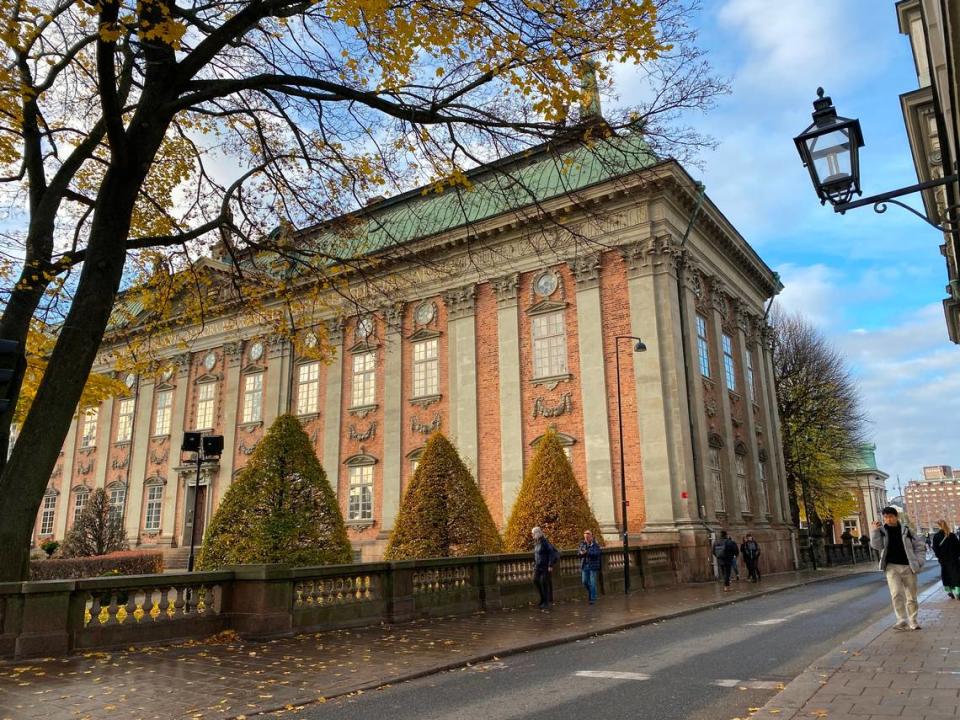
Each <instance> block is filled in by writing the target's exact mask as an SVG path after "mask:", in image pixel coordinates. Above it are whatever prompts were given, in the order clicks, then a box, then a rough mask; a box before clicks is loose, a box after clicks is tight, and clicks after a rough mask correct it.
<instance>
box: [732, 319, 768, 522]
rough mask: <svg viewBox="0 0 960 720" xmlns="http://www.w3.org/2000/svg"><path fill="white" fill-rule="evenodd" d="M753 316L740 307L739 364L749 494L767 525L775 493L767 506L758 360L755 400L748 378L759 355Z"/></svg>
mask: <svg viewBox="0 0 960 720" xmlns="http://www.w3.org/2000/svg"><path fill="white" fill-rule="evenodd" d="M750 322H751V319H750V313H749V311H748V310H747V308H745V307H744V306H743V305H742V304H740V305H738V307H737V308H736V323H737V347H738V348H739V352H738V353H737V363H738V364H739V365H740V367H741V368H743V377H744V383H745V385H744V388H743V393H742V395H743V400H742V402H743V419H744V427H745V428H746V446H747V460H748V462H749V463H750V475H749V477H750V478H751V479H752V481H751V482H750V487H749V488H748V492H751V494H752V495H753V506H752V507H753V516H754V518H755V519H756V520H757V522H758V524H761V525H762V524H766V522H767V516H766V514H765V511H766V513H770V514H772V513H773V508H772V505H773V500H774V498H773V493H772V492H768V495H767V497H768V499H769V505H768V507H767V508H764V507H763V488H762V487H761V485H760V446H759V444H758V443H757V418H756V416H755V414H754V410H753V406H754V403H756V404H757V405H759V404H760V400H761V398H760V387H759V386H758V384H757V375H759V374H760V373H758V372H757V361H756V360H754V362H753V364H752V367H753V398H751V397H750V386H749V380H748V379H747V378H748V375H747V358H748V357H752V358H756V353H753V355H751V352H753V348H752V347H750V333H749V329H750ZM767 489H768V490H769V489H770V484H769V482H768V484H767Z"/></svg>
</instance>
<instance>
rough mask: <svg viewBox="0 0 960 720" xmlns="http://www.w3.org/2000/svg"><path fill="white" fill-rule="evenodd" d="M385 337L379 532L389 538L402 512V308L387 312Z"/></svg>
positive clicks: (385, 312)
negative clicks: (381, 490)
mask: <svg viewBox="0 0 960 720" xmlns="http://www.w3.org/2000/svg"><path fill="white" fill-rule="evenodd" d="M383 314H384V319H385V320H386V334H385V337H384V343H383V353H384V380H383V492H382V496H381V497H382V500H381V502H382V503H383V507H382V508H381V511H380V532H381V534H383V535H388V534H389V533H390V531H391V530H392V529H393V523H394V520H396V517H397V511H398V510H399V508H400V485H401V480H402V478H403V467H402V460H403V459H402V458H401V454H402V450H401V445H400V441H401V437H402V435H403V431H402V428H401V422H402V417H403V413H402V406H401V401H402V390H403V352H402V350H403V334H402V330H403V304H402V303H398V304H396V305H392V306H391V307H389V308H387V309H386V310H385V311H384V313H383Z"/></svg>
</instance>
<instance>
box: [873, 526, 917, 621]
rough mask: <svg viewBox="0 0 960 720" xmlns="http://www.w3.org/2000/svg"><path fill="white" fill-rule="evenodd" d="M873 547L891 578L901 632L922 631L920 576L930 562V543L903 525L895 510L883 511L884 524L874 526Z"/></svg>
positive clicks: (889, 579) (890, 584) (889, 584)
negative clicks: (908, 630) (918, 619)
mask: <svg viewBox="0 0 960 720" xmlns="http://www.w3.org/2000/svg"><path fill="white" fill-rule="evenodd" d="M870 546H871V547H872V548H873V549H874V550H876V551H877V552H878V553H880V569H881V570H882V571H884V572H885V573H886V575H887V586H888V587H889V588H890V599H891V600H892V601H893V611H894V612H895V613H896V615H897V622H896V624H895V625H894V626H893V627H894V628H895V629H897V630H906V629H907V628H909V629H910V630H919V629H920V624H919V623H918V622H917V612H918V610H919V607H918V605H917V573H919V572H920V568H922V567H923V563H924V561H925V560H926V557H927V555H926V550H927V548H926V543H924V541H923V538H920V537H917V536H916V534H915V533H914V532H913V531H912V530H910V528H908V527H907V526H906V525H901V524H900V517H899V513H898V512H897V509H896V508H895V507H885V508H884V509H883V524H882V525H881V524H880V521H879V520H878V521H876V522H874V523H873V532H871V533H870Z"/></svg>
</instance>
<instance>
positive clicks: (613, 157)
mask: <svg viewBox="0 0 960 720" xmlns="http://www.w3.org/2000/svg"><path fill="white" fill-rule="evenodd" d="M656 162H657V159H656V158H655V157H654V156H653V154H652V153H651V152H650V151H649V149H648V148H647V145H646V142H645V141H644V140H643V136H642V135H641V134H639V133H629V134H627V135H623V136H620V137H612V138H609V139H602V140H597V141H595V142H594V143H593V144H592V145H584V144H582V143H577V144H574V145H570V144H568V145H566V147H563V148H560V149H557V148H551V147H550V146H547V147H545V148H539V149H534V150H531V151H529V152H525V153H519V154H517V155H514V156H511V157H510V158H507V159H505V160H503V161H500V162H498V163H494V164H491V165H488V166H481V167H480V168H477V169H475V170H473V171H471V172H469V173H467V177H468V178H469V180H470V187H468V188H465V187H460V186H457V187H453V188H447V189H446V190H444V191H443V192H442V193H437V192H434V191H432V190H431V189H429V188H428V189H423V188H421V189H417V190H413V191H411V192H407V193H404V194H402V195H398V196H396V197H394V198H391V199H389V200H386V201H383V202H381V203H377V204H376V205H374V206H372V207H371V208H369V209H367V210H365V211H362V212H361V213H360V218H361V221H360V222H359V223H358V224H357V225H356V226H354V228H353V229H352V231H351V232H350V233H349V235H348V236H347V237H345V234H344V233H342V232H337V231H335V230H333V229H326V230H324V231H322V232H321V233H320V234H319V235H317V236H315V239H314V238H312V239H313V241H314V242H319V243H320V244H321V245H323V246H324V247H329V246H331V245H332V246H333V247H336V248H338V250H339V252H341V253H343V252H344V251H347V250H348V251H350V254H352V255H354V256H357V255H363V254H367V253H376V252H379V251H382V250H384V249H386V248H388V247H391V246H395V245H401V244H404V243H407V242H410V241H412V240H416V239H418V238H423V237H429V236H432V235H437V234H439V233H443V232H446V231H448V230H452V229H454V228H457V227H460V226H463V225H467V224H470V223H475V222H478V221H480V220H484V219H487V218H491V217H495V216H497V215H500V214H502V213H505V212H509V211H511V210H514V209H518V208H521V207H524V206H527V205H532V204H536V203H540V202H544V201H546V200H549V199H551V198H555V197H559V196H562V195H564V194H565V193H569V192H572V191H576V190H582V189H583V188H586V187H589V186H590V185H595V184H597V183H600V182H604V181H606V180H611V179H614V178H616V177H621V176H624V175H628V174H630V173H633V172H636V171H638V170H642V169H644V168H647V167H650V166H651V165H653V164H654V163H656ZM304 234H305V235H308V236H309V235H310V231H309V230H307V231H305V232H304ZM343 244H345V245H346V247H344V246H343Z"/></svg>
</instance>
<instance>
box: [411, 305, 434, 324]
mask: <svg viewBox="0 0 960 720" xmlns="http://www.w3.org/2000/svg"><path fill="white" fill-rule="evenodd" d="M435 314H436V308H434V306H433V303H423V304H422V305H420V307H418V308H417V313H416V316H415V318H414V319H415V320H416V321H417V325H429V324H430V323H431V322H433V316H434V315H435Z"/></svg>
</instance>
